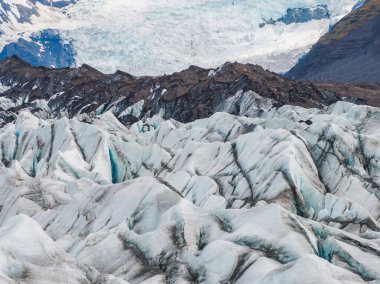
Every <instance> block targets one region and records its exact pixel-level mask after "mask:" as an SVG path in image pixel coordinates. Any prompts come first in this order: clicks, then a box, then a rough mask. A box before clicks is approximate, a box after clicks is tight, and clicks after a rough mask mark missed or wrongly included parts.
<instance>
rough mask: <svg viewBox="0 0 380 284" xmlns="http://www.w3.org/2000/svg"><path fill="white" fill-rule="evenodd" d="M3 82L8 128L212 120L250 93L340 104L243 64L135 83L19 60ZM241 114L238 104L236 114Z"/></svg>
mask: <svg viewBox="0 0 380 284" xmlns="http://www.w3.org/2000/svg"><path fill="white" fill-rule="evenodd" d="M0 82H1V84H2V86H3V87H2V88H3V92H2V93H1V97H0V106H1V107H2V108H3V111H2V112H1V113H2V116H3V121H4V122H10V121H12V120H13V119H14V118H15V114H17V112H18V111H19V110H20V109H30V110H31V111H32V112H34V113H41V115H44V116H43V117H45V118H47V117H56V116H59V115H60V114H66V115H67V116H68V117H73V116H76V115H79V114H82V113H87V114H101V113H104V112H106V111H109V110H111V111H112V112H113V113H114V114H115V115H116V116H117V117H118V118H119V119H120V120H121V121H122V122H124V123H126V124H130V123H133V122H135V121H136V120H138V119H141V118H142V117H144V116H146V115H147V116H151V115H154V114H157V113H159V112H160V111H163V113H164V118H166V119H168V118H174V119H177V120H179V121H181V122H189V121H193V120H194V119H197V118H204V117H208V116H210V115H211V114H213V113H215V112H216V111H218V110H219V109H220V107H221V106H222V105H223V104H224V102H225V101H226V100H227V99H229V98H231V97H233V96H235V95H236V94H237V93H238V92H240V93H244V92H247V91H252V93H256V94H258V95H260V96H261V97H265V98H268V99H270V100H271V104H272V105H273V106H282V105H284V104H293V105H300V106H306V107H322V106H324V105H329V104H332V103H334V102H336V101H338V100H339V98H338V97H337V96H336V95H334V93H332V92H330V91H326V90H324V89H322V88H317V87H315V86H314V85H313V84H310V83H302V82H294V81H291V80H288V79H286V78H284V77H282V76H280V75H277V74H275V73H271V72H269V71H266V70H264V69H263V68H261V67H259V66H256V65H250V64H245V65H243V64H238V63H226V64H224V65H222V66H220V67H219V68H218V69H215V70H214V69H202V68H199V67H196V66H191V67H190V68H189V69H187V70H184V71H182V72H177V73H173V74H172V75H165V76H161V77H135V76H132V75H129V74H127V73H124V72H120V71H118V72H116V73H114V74H110V75H105V74H103V73H100V72H99V71H97V70H95V69H93V68H91V67H90V66H88V65H83V66H82V67H80V68H76V69H60V70H51V69H46V68H34V67H31V66H30V65H29V64H27V63H25V62H23V61H22V60H20V59H18V58H16V57H14V58H11V59H8V60H5V61H3V62H2V63H1V64H0ZM251 99H254V95H252V96H251ZM252 103H254V102H253V101H252ZM238 108H239V103H238V101H237V102H236V108H235V110H231V113H235V112H238Z"/></svg>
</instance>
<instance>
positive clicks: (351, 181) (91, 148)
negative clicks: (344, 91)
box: [0, 92, 380, 283]
mask: <svg viewBox="0 0 380 284" xmlns="http://www.w3.org/2000/svg"><path fill="white" fill-rule="evenodd" d="M237 101H238V102H239V104H240V107H241V115H242V116H233V115H231V114H228V113H226V112H220V113H216V114H214V115H212V116H211V117H210V118H207V119H202V120H197V121H194V122H192V123H188V124H181V123H178V122H176V121H174V120H168V121H164V120H162V119H161V118H160V117H159V116H155V117H153V118H147V119H145V120H144V121H139V122H137V123H135V124H134V125H132V126H131V127H129V128H126V127H124V126H123V125H122V124H120V123H119V121H118V120H117V119H116V118H115V117H114V116H113V114H112V113H111V112H107V113H104V114H102V115H101V116H98V117H95V118H93V119H89V118H87V119H86V120H85V121H86V122H82V120H83V119H84V117H78V118H73V119H67V118H61V119H55V120H43V119H40V118H38V117H36V116H34V115H32V114H31V113H29V112H28V111H22V112H21V113H20V114H19V116H18V119H17V120H16V122H15V123H12V124H8V125H6V126H5V127H4V128H3V129H2V130H1V131H0V149H1V152H0V158H1V161H2V166H1V168H0V184H1V190H0V208H1V211H0V232H1V233H0V238H3V239H1V242H0V248H1V250H0V252H1V257H0V269H1V270H0V271H1V273H2V274H0V276H1V277H3V279H6V280H7V281H9V282H10V283H13V282H11V281H10V280H8V278H12V277H11V276H12V275H15V276H14V277H16V278H17V277H18V278H17V279H22V278H20V277H29V278H25V279H28V280H29V279H37V280H35V283H41V282H38V281H39V280H38V279H41V277H42V276H41V266H42V265H44V267H46V270H47V271H48V272H46V273H47V274H46V275H47V276H46V277H61V276H58V274H57V273H52V271H55V270H54V269H58V270H59V271H62V274H60V275H66V274H65V273H67V274H68V276H67V278H66V279H67V280H66V282H67V283H86V281H90V282H91V283H94V282H96V281H95V280H96V279H97V281H99V282H97V283H123V282H122V281H128V282H129V283H143V282H144V281H147V282H146V283H165V282H173V283H192V282H199V283H227V282H233V283H366V282H367V281H372V280H380V266H379V263H380V242H379V239H380V232H379V231H380V225H379V218H380V202H379V198H380V194H379V185H380V179H379V165H380V164H379V158H380V154H379V150H378V145H379V143H380V134H379V127H378V126H379V123H380V109H378V108H373V107H367V106H356V105H353V104H350V103H345V102H339V103H336V104H335V105H332V106H330V107H327V108H325V109H321V110H319V109H304V108H301V107H294V106H284V107H281V108H280V109H276V108H274V107H273V106H272V105H271V101H270V100H264V99H262V98H260V97H259V96H258V95H256V94H254V93H251V92H248V93H238V94H236V96H235V97H234V98H232V99H231V100H229V101H226V103H225V105H224V108H223V109H221V111H230V110H231V109H232V108H233V107H234V105H236V103H237ZM132 109H135V110H138V109H139V106H134V107H131V108H130V109H129V110H126V111H127V112H128V111H132ZM258 110H261V111H258ZM20 214H22V215H20ZM26 216H29V217H26ZM7 236H9V237H7ZM26 236H28V237H27V238H26ZM25 238H26V239H25ZM3 240H4V241H3ZM11 256H12V257H11ZM55 259H57V261H58V262H52V261H53V260H55ZM12 269H14V270H12ZM24 271H27V272H28V273H26V272H24ZM12 273H13V274H12ZM20 275H21V276H20ZM25 275H26V276H25ZM33 277H34V278H33ZM38 277H40V278H38ZM12 279H15V278H12ZM46 279H56V278H46ZM83 279H84V280H83ZM86 279H87V280H86ZM94 279H95V280H94ZM4 281H5V280H4ZM25 281H26V280H25ZM51 281H56V280H51ZM80 281H82V282H80ZM107 281H108V282H107ZM117 281H118V282H117ZM31 282H32V281H31ZM373 283H376V282H373Z"/></svg>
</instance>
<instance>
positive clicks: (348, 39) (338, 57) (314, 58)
mask: <svg viewBox="0 0 380 284" xmlns="http://www.w3.org/2000/svg"><path fill="white" fill-rule="evenodd" d="M379 25H380V3H379V1H377V0H368V1H366V2H365V3H364V4H363V5H362V6H361V7H359V8H358V9H357V10H355V11H353V12H352V13H350V14H349V15H348V16H346V17H345V18H343V19H342V20H341V21H340V22H339V23H337V24H336V25H335V26H334V27H333V28H332V30H331V31H330V32H329V33H327V34H326V35H324V36H323V37H322V38H321V39H320V40H319V41H318V43H317V44H316V45H315V46H313V48H312V49H311V51H310V52H309V53H308V54H307V55H306V56H305V57H304V58H303V59H302V60H301V61H300V62H299V63H298V64H297V65H296V66H294V67H293V68H292V69H291V70H290V71H289V73H288V74H287V75H288V76H289V77H290V78H293V79H299V80H305V79H306V80H313V81H320V82H342V83H374V82H376V83H380V52H379V50H380V30H379V28H378V27H379Z"/></svg>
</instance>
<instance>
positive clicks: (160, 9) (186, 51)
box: [0, 0, 362, 75]
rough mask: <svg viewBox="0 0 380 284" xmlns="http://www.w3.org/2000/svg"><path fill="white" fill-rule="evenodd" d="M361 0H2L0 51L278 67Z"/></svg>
mask: <svg viewBox="0 0 380 284" xmlns="http://www.w3.org/2000/svg"><path fill="white" fill-rule="evenodd" d="M72 2H73V3H74V4H73V3H72ZM360 2H362V1H358V0H334V1H330V0H306V1H305V0H302V1H301V0H279V1H262V0H260V1H257V0H191V1H179V0H165V1H163V0H162V1H161V0H160V1H156V0H144V1H140V0H139V1H137V0H117V1H115V0H80V1H77V2H76V1H35V0H24V1H20V0H17V1H16V0H2V1H1V6H0V7H1V10H0V13H1V14H0V15H3V16H0V19H1V18H2V21H3V23H2V25H1V30H2V32H1V33H0V47H2V48H3V51H2V53H1V54H0V58H4V57H5V56H8V55H12V54H18V55H19V56H21V57H22V58H24V59H26V60H27V61H28V62H30V63H33V64H34V65H44V66H48V67H52V66H53V67H67V66H74V65H76V66H79V65H81V64H82V63H87V64H90V65H92V66H94V67H96V68H97V69H99V70H101V71H103V72H114V71H116V70H117V69H120V70H124V71H128V72H130V73H132V74H135V75H157V74H163V73H171V72H174V71H178V70H181V69H184V68H187V67H188V66H189V65H198V66H204V67H216V66H218V65H220V64H222V63H224V62H225V61H235V60H237V61H240V62H250V63H256V64H260V65H262V66H264V67H265V68H268V69H270V70H273V71H276V72H285V71H287V70H289V69H290V68H291V67H292V66H293V65H294V64H295V63H296V62H297V61H298V59H299V58H300V57H301V56H302V55H304V54H305V53H306V52H307V51H308V50H309V49H310V47H311V46H312V45H313V44H314V43H315V42H317V40H318V39H319V38H320V37H321V36H322V35H323V34H324V33H326V32H327V31H328V29H329V27H330V26H331V25H333V24H334V23H336V22H337V21H338V20H339V19H341V18H342V17H343V16H344V15H346V14H347V13H349V12H350V11H351V10H352V8H353V7H354V6H355V5H356V7H357V6H359V5H358V4H360ZM67 4H73V5H67ZM4 15H5V16H4ZM3 27H5V28H3Z"/></svg>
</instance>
